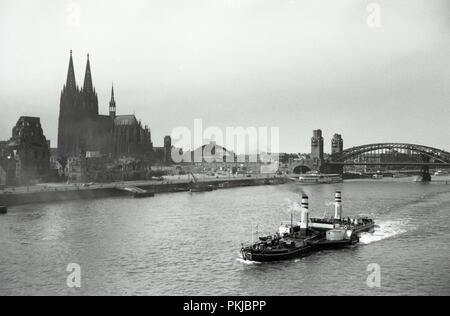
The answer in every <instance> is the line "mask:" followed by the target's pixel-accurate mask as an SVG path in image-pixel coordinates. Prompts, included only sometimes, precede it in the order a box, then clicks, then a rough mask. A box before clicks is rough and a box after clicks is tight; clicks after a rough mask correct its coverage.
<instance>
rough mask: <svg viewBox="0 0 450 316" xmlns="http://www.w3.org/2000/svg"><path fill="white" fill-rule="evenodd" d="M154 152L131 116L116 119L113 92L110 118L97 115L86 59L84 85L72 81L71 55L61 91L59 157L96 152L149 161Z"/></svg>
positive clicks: (147, 134) (148, 136)
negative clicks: (80, 85) (146, 158)
mask: <svg viewBox="0 0 450 316" xmlns="http://www.w3.org/2000/svg"><path fill="white" fill-rule="evenodd" d="M152 151H153V144H152V141H151V134H150V130H149V128H148V127H147V126H145V127H143V126H142V124H141V122H140V121H138V120H137V119H136V117H135V116H134V115H117V114H116V102H115V100H114V88H112V90H111V101H110V103H109V115H100V114H99V106H98V97H97V92H96V91H95V87H94V85H93V83H92V75H91V66H90V62H89V55H88V57H87V63H86V72H85V75H84V83H83V86H82V87H81V88H80V87H78V86H77V84H76V81H75V71H74V67H73V59H72V51H70V59H69V69H68V72H67V80H66V84H65V85H64V87H63V89H62V91H61V98H60V106H59V125H58V154H59V155H60V156H65V157H70V156H79V155H80V154H84V153H85V152H99V153H101V154H104V155H108V156H110V157H123V156H127V157H142V158H145V157H150V156H151V153H152Z"/></svg>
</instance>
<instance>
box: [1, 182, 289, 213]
mask: <svg viewBox="0 0 450 316" xmlns="http://www.w3.org/2000/svg"><path fill="white" fill-rule="evenodd" d="M198 181H199V182H202V183H208V184H211V185H213V186H214V187H215V188H217V189H225V188H233V187H242V186H255V185H274V184H282V183H286V179H285V178H284V177H274V176H271V177H269V176H261V175H260V176H252V177H221V178H212V177H210V178H199V179H198ZM189 183H190V181H189V179H188V178H169V179H164V180H162V181H158V180H150V181H128V182H120V183H119V182H117V183H101V184H97V183H92V184H70V185H68V184H42V185H37V186H32V187H20V188H14V189H8V190H5V191H4V192H3V193H2V194H1V195H0V205H5V206H15V205H24V204H36V203H47V202H57V201H71V200H80V199H96V198H106V197H114V196H132V193H131V192H129V191H127V190H125V188H130V187H137V188H140V189H144V190H152V191H154V192H155V193H174V192H186V191H189Z"/></svg>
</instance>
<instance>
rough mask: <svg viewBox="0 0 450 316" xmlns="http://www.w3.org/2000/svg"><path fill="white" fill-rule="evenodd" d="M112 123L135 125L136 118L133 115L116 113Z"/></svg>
mask: <svg viewBox="0 0 450 316" xmlns="http://www.w3.org/2000/svg"><path fill="white" fill-rule="evenodd" d="M114 124H116V125H136V124H137V119H136V116H134V115H118V116H117V117H116V118H115V119H114Z"/></svg>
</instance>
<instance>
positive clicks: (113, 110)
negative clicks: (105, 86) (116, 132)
mask: <svg viewBox="0 0 450 316" xmlns="http://www.w3.org/2000/svg"><path fill="white" fill-rule="evenodd" d="M109 116H110V117H111V118H112V119H115V118H116V101H115V100H114V85H112V87H111V101H109Z"/></svg>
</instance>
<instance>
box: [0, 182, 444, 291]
mask: <svg viewBox="0 0 450 316" xmlns="http://www.w3.org/2000/svg"><path fill="white" fill-rule="evenodd" d="M401 180H402V181H395V180H391V181H383V180H380V181H372V180H352V181H346V182H345V183H342V184H333V185H318V186H303V187H302V186H300V185H296V184H285V185H274V186H255V187H242V188H232V189H223V190H217V191H213V192H204V193H189V192H183V193H167V194H158V195H156V196H155V197H154V198H148V199H132V198H128V197H115V198H107V199H98V200H82V201H72V202H65V203H59V202H58V203H48V204H37V205H26V206H16V207H11V208H10V209H9V212H8V214H6V215H2V216H0V240H1V242H0V254H1V255H0V295H347V294H349V295H404V294H406V295H416V294H417V295H428V294H430V295H431V294H434V295H450V251H449V245H450V227H449V226H450V185H444V184H420V183H413V182H410V181H405V180H404V179H401ZM335 190H341V191H342V195H343V212H344V216H350V217H351V216H354V215H357V214H367V215H369V216H370V217H372V218H374V219H375V221H376V223H377V224H378V227H377V229H376V231H375V232H374V233H373V234H365V235H363V236H362V237H361V242H360V244H359V245H358V246H356V247H352V248H347V249H342V250H327V251H321V252H318V253H314V254H312V255H310V256H308V257H305V258H301V259H295V260H289V261H284V262H275V263H263V264H261V263H253V262H244V261H243V260H242V259H240V253H239V250H240V247H241V243H248V242H250V241H251V240H252V232H254V233H255V231H258V232H260V233H261V232H267V233H274V232H275V231H277V228H278V226H279V224H280V222H281V221H286V220H289V219H290V214H291V212H292V213H293V214H294V217H295V216H297V215H298V203H299V202H300V194H301V193H302V192H304V193H306V194H308V195H309V198H310V210H311V213H312V214H311V216H323V215H324V214H328V215H332V214H333V198H334V192H335ZM69 263H76V264H78V265H79V266H80V268H81V287H80V288H69V287H68V286H67V284H66V279H67V277H68V275H69V273H70V272H67V271H66V268H67V266H68V264H69ZM369 264H377V265H378V266H379V267H380V276H381V278H380V280H381V283H380V287H373V288H372V287H369V286H368V284H367V282H366V280H367V278H368V276H369V274H370V273H371V272H370V271H367V267H368V265H369Z"/></svg>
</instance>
